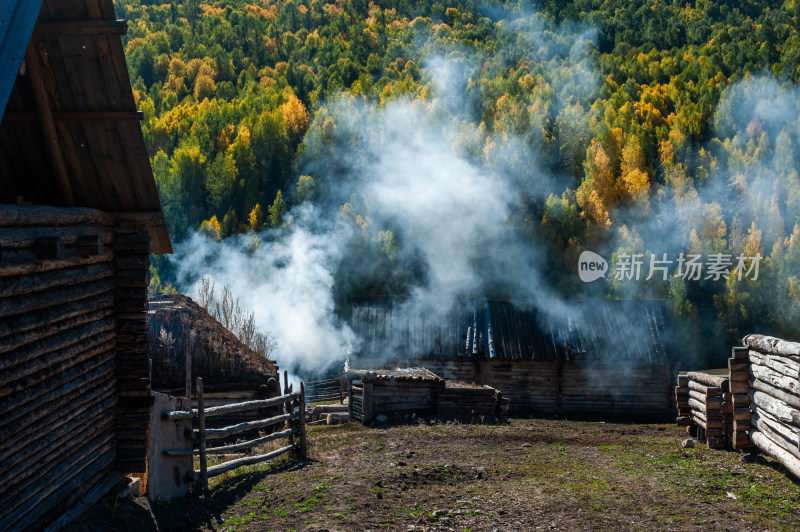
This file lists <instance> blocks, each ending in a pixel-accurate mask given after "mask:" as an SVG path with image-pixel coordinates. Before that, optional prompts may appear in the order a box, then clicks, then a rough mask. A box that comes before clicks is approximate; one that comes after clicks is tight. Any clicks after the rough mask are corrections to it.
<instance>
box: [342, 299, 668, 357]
mask: <svg viewBox="0 0 800 532" xmlns="http://www.w3.org/2000/svg"><path fill="white" fill-rule="evenodd" d="M403 303H404V301H403V300H401V299H397V300H395V299H363V300H356V301H354V302H353V309H352V320H351V321H352V327H353V331H354V332H355V333H356V334H357V335H358V336H359V337H360V338H361V339H362V343H361V347H360V349H359V352H358V353H357V355H361V356H370V357H401V358H410V359H416V358H423V359H424V358H428V357H431V358H451V357H478V358H487V359H492V358H497V359H523V360H539V361H555V360H562V361H563V360H607V361H612V360H638V361H643V362H644V361H649V362H666V361H670V360H673V359H675V350H674V348H673V347H672V346H671V340H670V338H671V332H670V326H669V322H668V319H667V313H666V307H665V305H664V302H663V301H607V300H601V301H558V302H549V303H550V304H552V305H553V306H558V307H559V308H561V309H562V310H561V312H560V313H559V314H560V316H561V317H560V318H555V317H551V316H546V315H544V313H542V312H540V311H537V310H536V309H535V308H533V307H532V306H531V305H527V304H524V303H523V304H520V303H514V302H510V301H497V300H456V302H455V303H454V304H452V305H450V303H451V301H446V302H443V303H442V304H443V305H448V306H451V308H450V310H449V312H447V313H445V314H435V313H428V314H424V313H415V312H416V309H415V307H414V306H413V305H412V306H408V305H404V304H403ZM428 305H430V303H428ZM356 364H357V362H356Z"/></svg>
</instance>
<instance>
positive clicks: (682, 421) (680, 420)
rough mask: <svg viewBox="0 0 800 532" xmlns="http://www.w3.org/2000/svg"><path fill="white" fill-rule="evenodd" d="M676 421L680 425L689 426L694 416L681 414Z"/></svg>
mask: <svg viewBox="0 0 800 532" xmlns="http://www.w3.org/2000/svg"><path fill="white" fill-rule="evenodd" d="M675 422H676V423H677V425H678V426H679V427H688V426H690V425H691V424H692V418H691V417H689V416H679V417H678V418H677V419H676V420H675Z"/></svg>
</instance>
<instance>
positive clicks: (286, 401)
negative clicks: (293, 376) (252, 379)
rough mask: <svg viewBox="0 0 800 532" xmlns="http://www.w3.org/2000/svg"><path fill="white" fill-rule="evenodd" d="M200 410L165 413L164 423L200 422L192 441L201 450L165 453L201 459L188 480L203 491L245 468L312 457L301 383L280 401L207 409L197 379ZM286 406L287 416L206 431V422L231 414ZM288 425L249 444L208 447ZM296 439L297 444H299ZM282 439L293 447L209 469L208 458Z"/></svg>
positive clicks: (188, 474)
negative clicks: (223, 476)
mask: <svg viewBox="0 0 800 532" xmlns="http://www.w3.org/2000/svg"><path fill="white" fill-rule="evenodd" d="M196 382H197V384H196V385H197V408H195V409H192V410H173V411H167V412H163V413H162V414H161V419H162V420H164V421H171V420H178V419H192V418H197V427H198V429H197V430H196V431H193V433H192V438H193V439H194V440H195V441H196V446H197V448H194V447H193V448H191V449H165V450H164V451H162V452H163V453H164V454H165V455H168V456H190V455H196V456H199V459H200V469H199V470H196V471H190V472H188V473H187V478H188V480H189V481H191V482H199V483H200V487H201V489H203V490H207V489H208V479H209V478H210V477H214V476H217V475H221V474H222V473H225V472H227V471H230V470H231V469H236V468H237V467H241V466H244V465H251V464H257V463H260V462H265V461H267V460H272V459H273V458H276V457H278V456H280V455H282V454H284V453H287V452H290V451H291V452H293V453H294V455H295V457H296V458H299V459H306V458H307V457H308V450H307V449H308V446H307V443H306V427H305V386H304V384H303V383H302V382H301V383H300V390H299V391H297V392H294V391H292V390H291V388H290V387H289V386H286V385H285V387H284V394H283V395H281V396H280V397H273V398H271V399H264V400H259V401H245V402H242V403H235V404H230V405H224V406H217V407H212V408H205V400H204V396H203V379H202V378H200V377H198V378H197V381H196ZM277 406H283V410H284V413H283V414H280V415H277V416H272V417H268V418H264V419H255V420H253V421H247V422H243V423H238V424H236V425H231V426H229V427H221V428H208V427H206V419H207V418H210V417H214V416H221V415H226V414H230V413H231V412H242V411H246V410H255V409H261V408H272V407H277ZM284 424H286V425H287V428H286V429H284V430H282V431H279V432H273V433H272V434H268V435H266V436H261V437H258V438H254V439H252V440H249V441H245V442H239V443H235V444H230V445H222V446H217V447H207V444H208V441H209V440H215V439H220V438H225V437H228V436H231V435H234V434H238V433H241V432H245V431H248V430H254V429H263V428H267V427H273V426H281V425H284ZM295 436H296V437H297V441H295ZM281 438H287V439H288V440H289V442H288V443H289V444H288V445H286V446H284V447H281V448H280V449H277V450H275V451H272V452H269V453H266V454H260V455H255V456H246V457H242V458H237V459H235V460H230V461H228V462H223V463H221V464H217V465H214V466H211V467H208V465H207V456H208V455H213V454H227V453H235V452H239V451H244V450H247V449H252V448H253V447H256V446H258V445H261V444H263V443H267V442H270V441H274V440H277V439H281Z"/></svg>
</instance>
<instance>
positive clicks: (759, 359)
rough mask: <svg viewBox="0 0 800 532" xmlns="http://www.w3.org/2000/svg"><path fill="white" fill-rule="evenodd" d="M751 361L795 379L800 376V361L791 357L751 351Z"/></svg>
mask: <svg viewBox="0 0 800 532" xmlns="http://www.w3.org/2000/svg"><path fill="white" fill-rule="evenodd" d="M750 363H751V364H759V365H762V366H766V367H768V368H769V369H771V370H774V371H777V372H778V373H780V374H782V375H785V376H787V377H790V378H793V379H798V378H800V362H797V361H795V360H792V359H791V358H789V357H779V356H775V355H764V354H761V353H757V352H755V351H752V352H751V353H750Z"/></svg>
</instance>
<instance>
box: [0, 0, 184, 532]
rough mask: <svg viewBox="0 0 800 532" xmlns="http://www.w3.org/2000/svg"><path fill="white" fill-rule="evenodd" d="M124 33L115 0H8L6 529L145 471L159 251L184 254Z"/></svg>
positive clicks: (2, 488)
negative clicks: (169, 215)
mask: <svg viewBox="0 0 800 532" xmlns="http://www.w3.org/2000/svg"><path fill="white" fill-rule="evenodd" d="M124 31H125V23H124V22H123V21H119V20H117V18H116V15H115V12H114V6H113V2H112V1H111V0H44V1H42V0H10V1H6V2H3V4H2V6H0V113H2V115H0V500H2V501H3V504H2V505H0V530H21V529H33V530H37V529H41V528H44V527H45V526H47V525H48V524H53V523H63V518H64V516H65V515H66V516H67V517H68V516H74V515H75V512H76V508H80V507H81V505H82V504H86V503H90V502H92V501H93V500H96V499H97V498H99V497H100V496H102V495H103V494H104V493H106V492H107V491H108V490H109V489H110V488H111V487H112V486H114V485H115V483H116V482H117V481H118V480H119V478H120V475H121V474H125V473H138V472H144V471H145V468H146V457H147V445H148V437H147V430H148V422H149V406H150V401H151V396H150V365H149V356H148V353H147V308H148V307H147V286H148V284H149V254H150V253H151V252H152V253H157V254H162V253H170V252H171V251H172V249H171V244H170V240H169V234H168V232H167V227H166V224H165V221H164V216H163V213H162V210H161V204H160V201H159V198H158V193H157V190H156V186H155V181H154V179H153V173H152V169H151V167H150V160H149V157H148V155H147V152H146V149H145V144H144V138H143V136H142V131H141V126H140V124H139V122H138V121H139V120H140V119H141V114H140V113H139V112H138V111H137V109H136V104H135V101H134V97H133V92H132V90H131V84H130V79H129V77H128V70H127V66H126V63H125V57H124V52H123V47H122V41H121V38H120V35H121V34H123V33H124ZM67 510H69V512H67V513H66V514H65V512H66V511H67Z"/></svg>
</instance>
